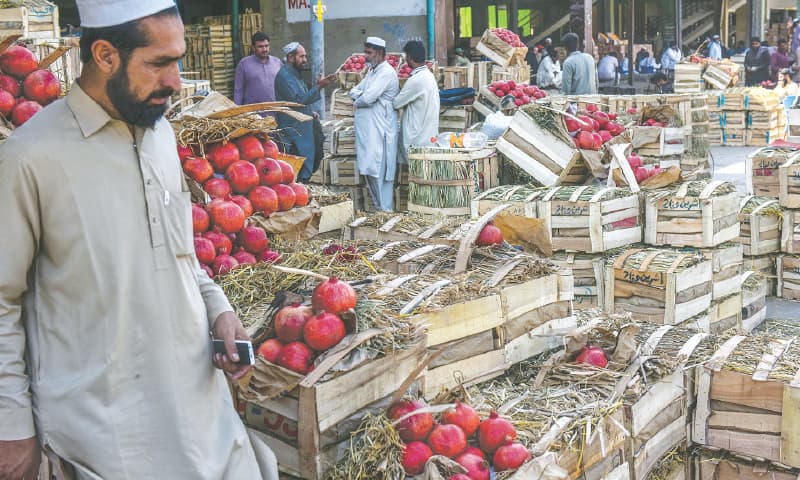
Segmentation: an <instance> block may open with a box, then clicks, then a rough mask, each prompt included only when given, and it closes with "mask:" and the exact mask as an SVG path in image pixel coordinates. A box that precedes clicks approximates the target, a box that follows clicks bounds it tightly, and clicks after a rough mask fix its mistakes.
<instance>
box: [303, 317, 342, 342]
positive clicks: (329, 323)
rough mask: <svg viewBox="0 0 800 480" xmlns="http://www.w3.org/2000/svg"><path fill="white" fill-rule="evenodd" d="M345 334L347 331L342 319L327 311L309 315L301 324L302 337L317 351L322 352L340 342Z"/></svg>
mask: <svg viewBox="0 0 800 480" xmlns="http://www.w3.org/2000/svg"><path fill="white" fill-rule="evenodd" d="M345 335H347V331H346V330H345V326H344V322H343V321H342V319H341V318H339V317H338V316H336V315H334V314H332V313H328V312H324V313H320V314H319V315H316V316H313V317H311V318H310V319H308V321H307V322H306V324H305V325H304V326H303V339H305V342H306V343H307V344H308V346H309V347H311V348H312V349H314V350H316V351H318V352H324V351H325V350H327V349H329V348H331V347H333V346H334V345H336V344H337V343H339V342H341V341H342V339H343V338H344V336H345Z"/></svg>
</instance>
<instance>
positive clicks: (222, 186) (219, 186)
mask: <svg viewBox="0 0 800 480" xmlns="http://www.w3.org/2000/svg"><path fill="white" fill-rule="evenodd" d="M203 190H205V191H206V193H207V194H208V195H209V196H210V197H211V198H227V197H229V196H230V194H231V184H230V183H228V182H227V181H226V180H225V179H224V178H217V177H211V178H209V179H208V180H206V183H204V184H203Z"/></svg>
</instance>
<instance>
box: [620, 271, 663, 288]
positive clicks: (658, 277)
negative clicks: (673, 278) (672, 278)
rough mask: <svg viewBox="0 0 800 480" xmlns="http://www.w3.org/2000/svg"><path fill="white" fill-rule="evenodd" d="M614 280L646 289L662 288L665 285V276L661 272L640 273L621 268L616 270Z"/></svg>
mask: <svg viewBox="0 0 800 480" xmlns="http://www.w3.org/2000/svg"><path fill="white" fill-rule="evenodd" d="M614 278H617V279H619V280H623V281H625V282H628V283H638V284H639V285H646V286H648V287H663V286H665V285H666V284H667V276H666V274H665V273H663V272H640V271H639V270H634V269H627V268H623V269H621V270H616V272H615V275H614Z"/></svg>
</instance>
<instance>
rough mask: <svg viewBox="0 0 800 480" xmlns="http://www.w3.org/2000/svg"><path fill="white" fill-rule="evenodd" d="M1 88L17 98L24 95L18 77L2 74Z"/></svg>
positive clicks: (0, 78) (0, 79)
mask: <svg viewBox="0 0 800 480" xmlns="http://www.w3.org/2000/svg"><path fill="white" fill-rule="evenodd" d="M0 88H2V89H3V90H5V91H6V92H8V93H10V94H11V95H13V96H14V97H15V98H16V97H19V96H20V95H22V86H21V85H20V84H19V82H18V81H17V79H16V78H14V77H10V76H8V75H2V74H0Z"/></svg>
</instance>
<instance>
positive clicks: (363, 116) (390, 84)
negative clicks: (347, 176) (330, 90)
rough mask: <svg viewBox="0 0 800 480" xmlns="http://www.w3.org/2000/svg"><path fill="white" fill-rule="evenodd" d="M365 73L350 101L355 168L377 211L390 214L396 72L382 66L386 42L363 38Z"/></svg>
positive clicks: (392, 179) (393, 160) (393, 162)
mask: <svg viewBox="0 0 800 480" xmlns="http://www.w3.org/2000/svg"><path fill="white" fill-rule="evenodd" d="M364 55H365V56H366V57H367V61H368V62H369V65H370V67H369V71H368V72H367V75H366V76H365V77H364V79H363V80H362V81H361V83H359V84H358V85H357V86H356V87H355V88H353V89H352V90H350V97H351V98H352V99H353V103H354V105H355V109H356V111H355V127H356V165H357V166H358V172H359V173H360V174H361V175H364V178H365V179H366V181H367V188H368V189H369V193H370V196H372V202H373V203H374V204H375V207H376V208H377V209H378V210H382V211H391V210H392V203H393V197H394V177H395V174H396V171H397V130H398V122H397V113H396V112H395V110H394V104H393V102H394V98H395V97H396V96H397V93H398V92H399V90H400V89H399V82H398V80H397V72H396V71H395V70H394V68H392V66H391V65H389V63H388V62H386V42H385V41H384V40H383V39H381V38H378V37H367V41H366V43H365V44H364Z"/></svg>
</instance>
